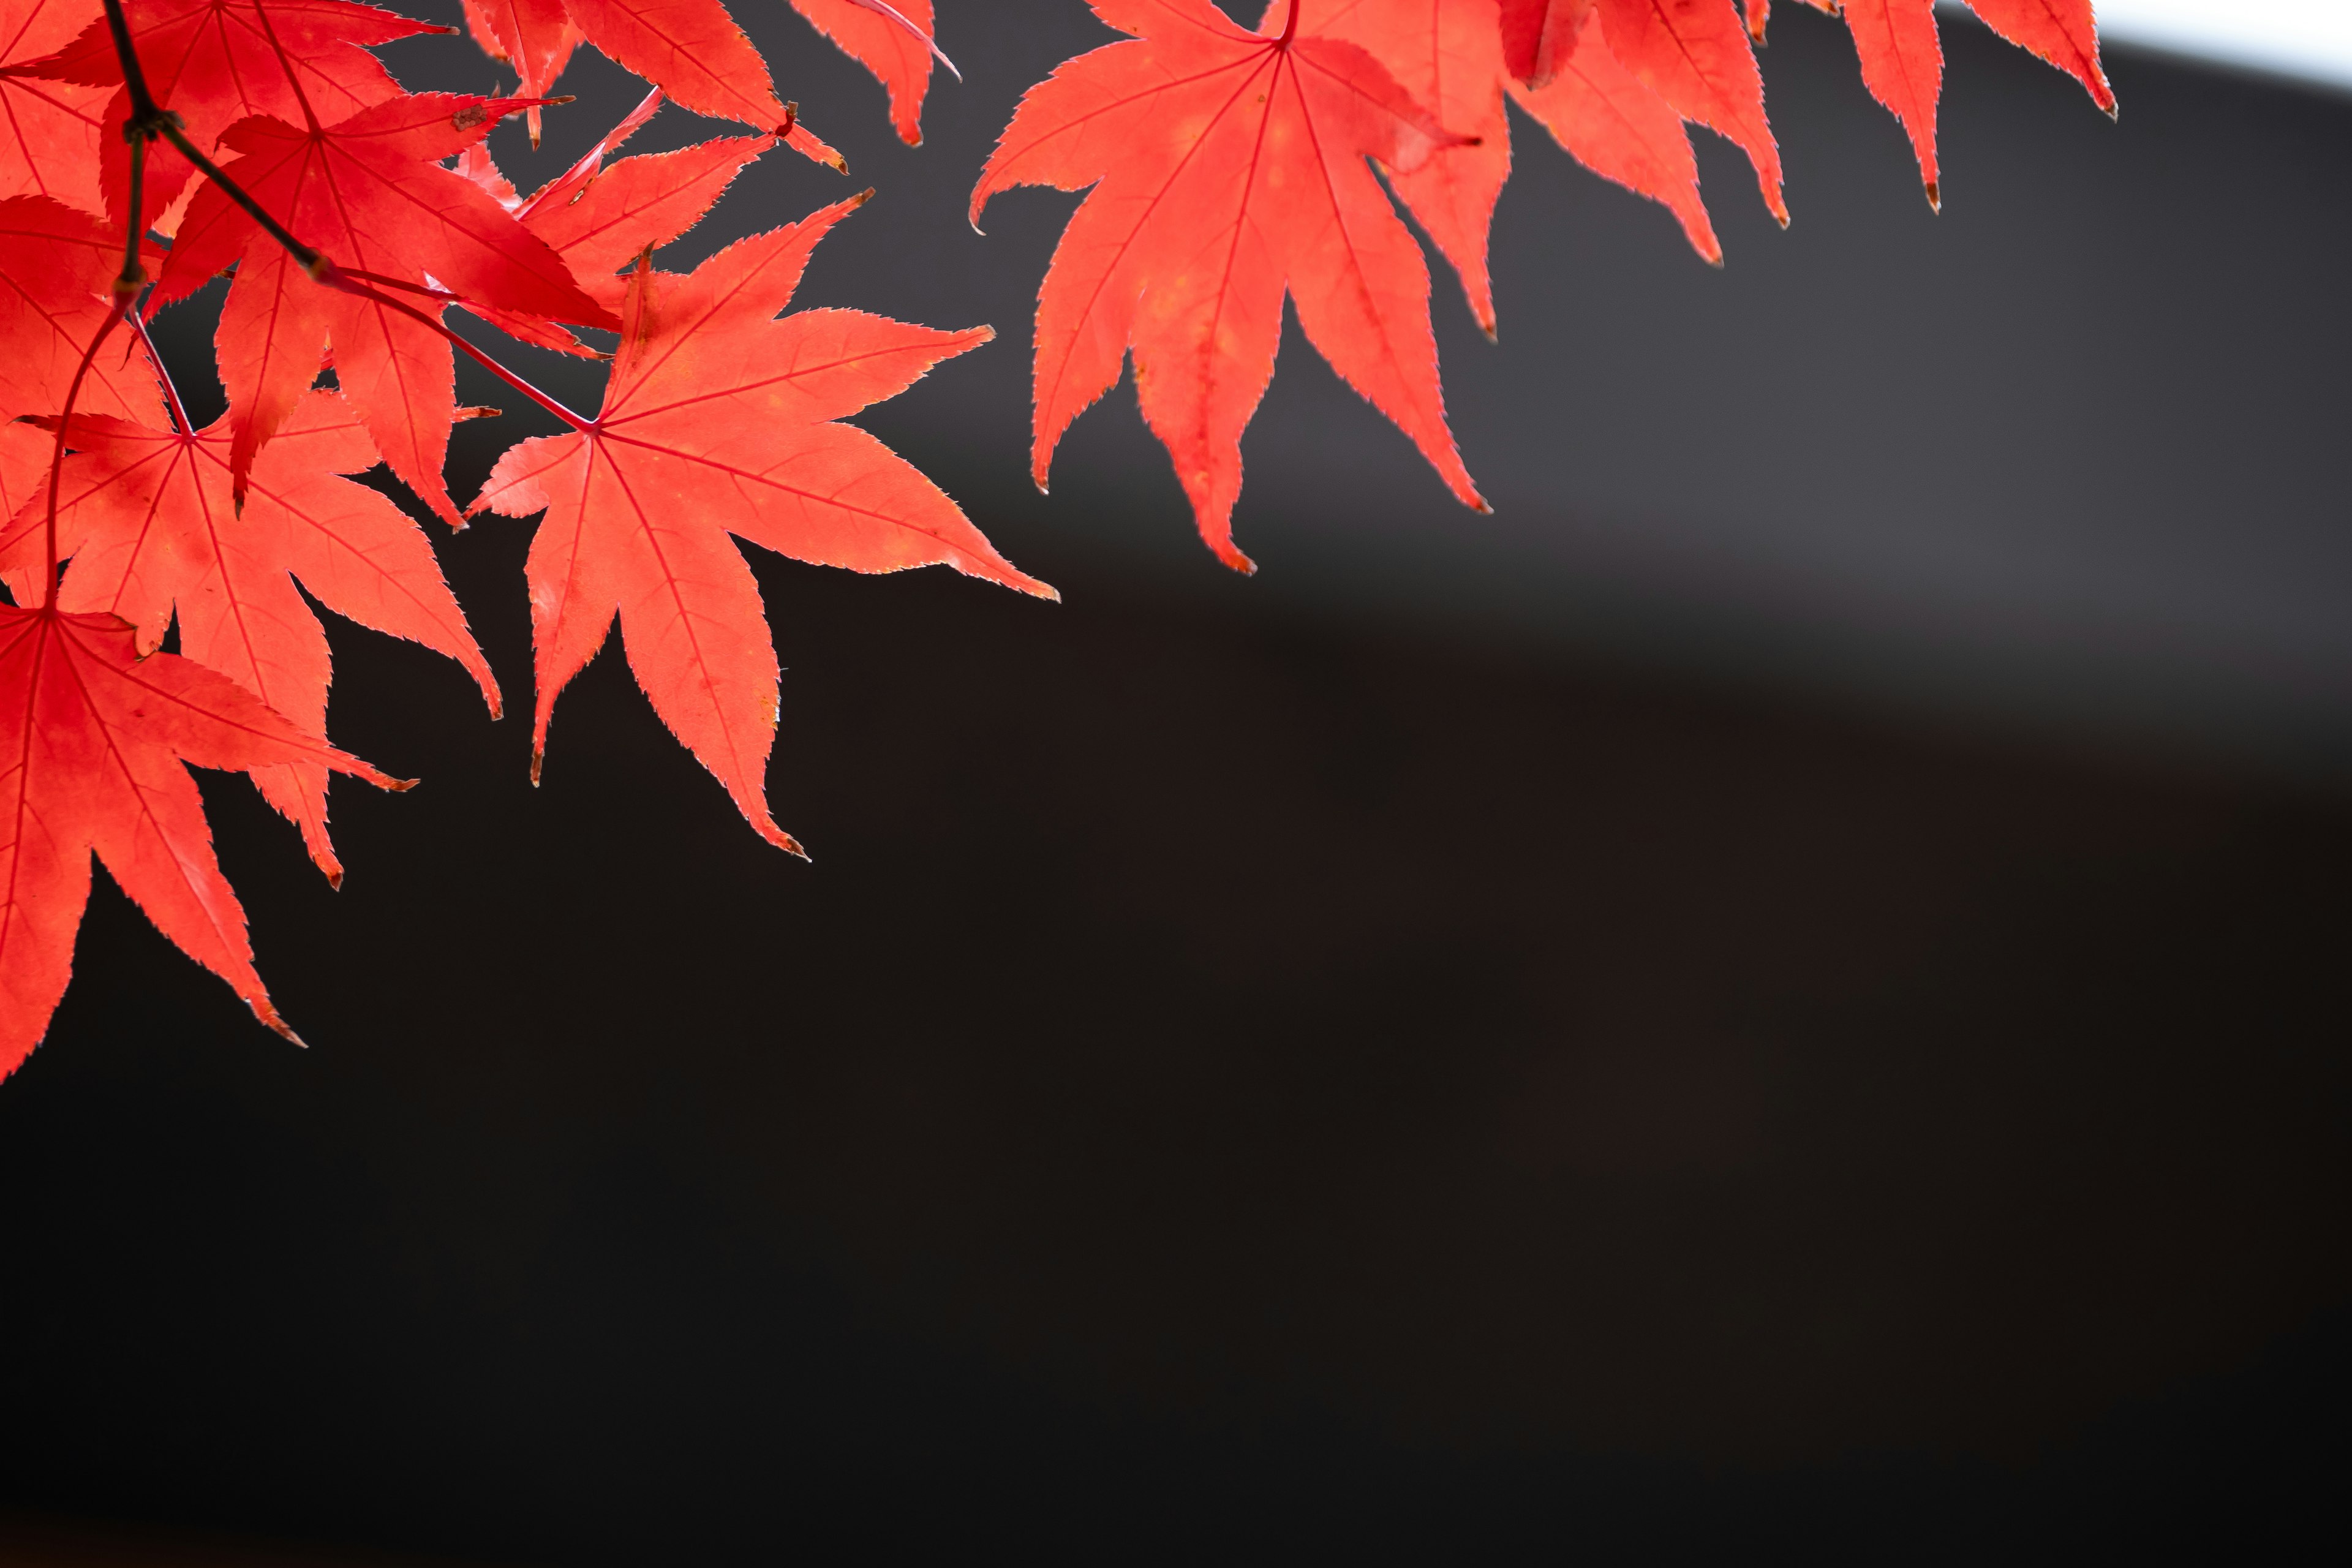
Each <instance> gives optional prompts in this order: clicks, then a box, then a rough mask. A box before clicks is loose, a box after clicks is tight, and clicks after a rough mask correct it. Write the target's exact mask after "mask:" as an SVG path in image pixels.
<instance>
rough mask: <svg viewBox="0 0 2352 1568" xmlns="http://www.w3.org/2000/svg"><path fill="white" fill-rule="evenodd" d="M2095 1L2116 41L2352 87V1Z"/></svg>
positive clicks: (2102, 25)
mask: <svg viewBox="0 0 2352 1568" xmlns="http://www.w3.org/2000/svg"><path fill="white" fill-rule="evenodd" d="M1946 5H1948V6H1949V0H1946ZM2095 8H2096V12H2097V16H2098V18H2099V36H2100V37H2102V38H2105V39H2108V40H2111V41H2113V42H2115V43H2118V44H2138V45H2144V46H2146V47H2151V48H2159V49H2168V50H2171V51H2173V52H2175V53H2178V54H2182V55H2191V56H2197V57H2200V58H2205V59H2210V60H2213V61H2216V62H2219V63H2221V64H2226V65H2234V66H2244V67H2247V68H2252V69H2254V70H2264V71H2274V72H2276V73H2278V74H2279V75H2281V76H2292V77H2300V78H2303V79H2305V80H2309V81H2320V82H2326V83H2329V84H2331V85H2334V86H2337V87H2344V88H2352V0H2095Z"/></svg>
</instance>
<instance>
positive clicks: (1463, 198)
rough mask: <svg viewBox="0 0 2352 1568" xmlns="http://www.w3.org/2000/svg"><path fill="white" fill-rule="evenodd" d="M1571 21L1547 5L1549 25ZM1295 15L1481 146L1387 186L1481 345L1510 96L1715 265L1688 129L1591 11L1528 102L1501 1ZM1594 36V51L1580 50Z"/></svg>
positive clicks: (1392, 3)
mask: <svg viewBox="0 0 2352 1568" xmlns="http://www.w3.org/2000/svg"><path fill="white" fill-rule="evenodd" d="M1288 3H1289V0H1274V3H1273V4H1272V5H1270V6H1269V7H1268V8H1267V20H1268V21H1269V22H1271V23H1272V24H1274V25H1276V26H1278V25H1279V24H1280V22H1281V20H1282V7H1283V6H1285V5H1287V4H1288ZM1565 9H1566V8H1565V7H1564V6H1559V5H1555V6H1554V8H1553V10H1552V11H1551V12H1550V13H1549V19H1551V20H1553V21H1554V22H1557V21H1558V19H1559V16H1560V14H1561V13H1562V11H1564V10H1565ZM1498 15H1499V16H1501V18H1502V21H1503V24H1504V26H1503V28H1502V29H1500V30H1498V28H1497V26H1496V17H1497V16H1498ZM1299 16H1300V26H1301V28H1302V29H1303V30H1306V31H1309V32H1314V33H1318V34H1321V35H1323V36H1325V37H1338V38H1345V39H1347V40H1348V41H1349V42H1350V43H1356V44H1361V45H1362V46H1363V47H1364V48H1365V49H1366V51H1367V52H1369V53H1370V54H1371V55H1372V56H1373V57H1375V58H1378V59H1379V60H1380V61H1381V64H1383V65H1385V66H1387V67H1388V68H1389V72H1390V74H1391V75H1392V76H1393V77H1395V78H1396V79H1397V82H1398V84H1399V85H1400V86H1402V88H1404V89H1405V90H1406V91H1407V92H1408V93H1410V94H1412V97H1413V99H1414V100H1416V101H1417V102H1420V103H1422V104H1423V105H1424V106H1425V107H1427V108H1429V109H1430V110H1432V111H1433V112H1434V113H1435V114H1436V116H1437V119H1438V121H1440V123H1442V124H1444V126H1445V127H1446V129H1448V130H1449V131H1454V132H1460V133H1462V134H1465V135H1467V136H1470V137H1474V138H1475V142H1474V143H1473V144H1471V145H1468V146H1461V147H1454V148H1448V149H1446V150H1444V152H1442V153H1438V154H1436V155H1434V156H1433V157H1431V158H1430V159H1429V160H1428V161H1426V162H1425V163H1423V164H1422V166H1421V167H1420V168H1418V169H1415V170H1412V171H1411V172H1409V173H1404V174H1398V173H1395V172H1393V171H1392V172H1391V174H1390V176H1389V186H1390V188H1391V190H1393V191H1394V192H1395V193H1396V194H1397V195H1398V197H1399V198H1400V199H1401V200H1402V201H1403V203H1404V204H1405V205H1406V206H1407V207H1409V208H1411V209H1412V215H1413V216H1414V217H1416V218H1418V219H1419V220H1420V221H1421V226H1422V227H1423V229H1425V230H1426V231H1428V234H1429V237H1430V238H1431V239H1432V240H1433V241H1434V242H1435V244H1436V246H1437V248H1438V249H1439V250H1440V251H1441V252H1443V253H1444V256H1445V258H1446V259H1447V260H1449V261H1451V262H1452V263H1453V264H1454V271H1455V272H1456V274H1457V275H1459V276H1460V278H1461V279H1462V286H1463V290H1464V292H1465V294H1467V295H1468V297H1469V300H1470V309H1471V310H1472V312H1473V313H1474V314H1475V316H1476V317H1477V318H1478V324H1479V325H1480V326H1481V327H1483V328H1484V329H1486V333H1487V335H1488V336H1490V337H1491V336H1493V335H1494V332H1495V303H1494V289H1493V285H1492V283H1491V282H1490V281H1489V279H1488V277H1487V269H1486V235H1487V229H1488V227H1489V226H1490V225H1491V224H1492V222H1493V219H1494V212H1495V202H1496V197H1497V196H1499V195H1501V194H1502V189H1503V184H1504V183H1505V181H1507V179H1508V178H1509V177H1510V173H1511V143H1510V135H1511V131H1510V120H1509V117H1508V116H1507V114H1505V112H1504V110H1503V103H1504V94H1505V91H1506V89H1508V91H1509V93H1510V95H1511V96H1512V97H1514V98H1516V99H1517V100H1518V101H1519V103H1520V105H1521V106H1522V107H1523V108H1525V109H1526V110H1528V112H1529V113H1530V114H1532V115H1534V116H1535V117H1536V119H1537V120H1538V121H1541V122H1542V123H1543V125H1544V127H1545V128H1546V129H1547V130H1549V132H1551V133H1552V136H1553V139H1554V140H1556V141H1557V142H1559V143H1560V145H1561V146H1562V147H1564V148H1566V149H1567V150H1568V152H1569V153H1570V154H1572V155H1573V156H1574V157H1576V158H1577V159H1578V160H1579V161H1580V162H1581V163H1584V164H1585V165H1586V166H1587V167H1588V168H1590V169H1591V170H1592V171H1593V172H1594V173H1596V174H1601V175H1602V176H1604V177H1605V178H1608V179H1611V180H1614V181H1616V182H1617V183H1619V184H1623V185H1626V186H1629V187H1630V188H1632V189H1633V191H1635V192H1636V193H1638V194H1639V195H1645V196H1648V197H1650V198H1652V199H1653V200H1654V201H1658V202H1661V203H1664V205H1666V206H1667V207H1668V208H1670V209H1671V210H1672V211H1673V212H1674V213H1675V216H1677V217H1678V218H1680V219H1681V220H1682V224H1683V229H1684V232H1685V234H1687V235H1688V236H1689V237H1690V241H1691V244H1692V246H1693V247H1696V249H1697V251H1698V253H1699V254H1700V255H1701V256H1704V257H1705V258H1707V259H1708V260H1709V261H1717V262H1719V261H1720V260H1722V250H1721V247H1719V246H1718V245H1717V243H1716V238H1715V232H1714V229H1713V227H1712V226H1710V225H1709V224H1708V222H1707V216H1706V207H1705V206H1704V205H1702V204H1701V203H1700V200H1699V195H1698V168H1697V164H1696V162H1695V161H1694V160H1693V159H1692V157H1691V151H1690V138H1689V137H1688V136H1687V135H1685V133H1684V131H1683V122H1682V117H1681V116H1679V115H1677V114H1675V111H1674V110H1671V109H1669V108H1667V107H1666V105H1665V102H1664V100H1662V99H1660V98H1659V97H1658V96H1657V94H1655V93H1654V92H1652V91H1651V90H1650V89H1648V88H1646V87H1644V86H1643V85H1642V83H1641V82H1640V81H1638V80H1636V79H1634V77H1633V74H1632V73H1631V72H1629V71H1628V70H1626V69H1625V68H1624V67H1623V66H1622V64H1620V63H1619V62H1618V61H1617V59H1616V58H1615V57H1614V56H1612V55H1611V54H1610V53H1609V47H1608V44H1607V42H1606V41H1605V40H1604V39H1603V38H1602V37H1601V23H1600V20H1599V18H1598V17H1597V16H1595V15H1594V13H1593V10H1592V7H1591V5H1590V4H1585V5H1581V6H1580V8H1579V9H1578V12H1577V16H1576V22H1575V26H1576V31H1574V32H1573V33H1570V35H1569V36H1568V37H1565V38H1551V39H1549V40H1548V41H1547V44H1546V50H1547V54H1546V58H1545V62H1544V70H1543V72H1542V75H1543V76H1544V78H1545V85H1544V86H1543V87H1541V88H1539V89H1532V90H1531V89H1528V88H1526V87H1525V86H1524V85H1523V84H1522V83H1521V82H1520V81H1519V80H1518V79H1517V74H1516V72H1515V71H1514V70H1513V68H1511V66H1510V64H1509V60H1508V55H1509V47H1508V45H1509V34H1508V30H1507V29H1508V25H1509V22H1510V18H1511V12H1510V10H1509V8H1508V6H1505V7H1503V8H1502V9H1501V10H1500V12H1499V13H1498V11H1497V8H1496V0H1301V5H1300V9H1299ZM1260 30H1261V31H1263V30H1264V24H1262V25H1261V29H1260ZM1588 36H1589V37H1590V44H1589V47H1588V46H1587V45H1586V44H1585V43H1583V42H1581V41H1580V40H1582V39H1584V38H1586V37H1588Z"/></svg>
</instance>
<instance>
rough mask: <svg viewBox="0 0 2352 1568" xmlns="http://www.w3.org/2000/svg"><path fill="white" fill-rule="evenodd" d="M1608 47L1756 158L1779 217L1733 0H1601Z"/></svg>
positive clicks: (1752, 62)
mask: <svg viewBox="0 0 2352 1568" xmlns="http://www.w3.org/2000/svg"><path fill="white" fill-rule="evenodd" d="M1600 12H1601V21H1602V23H1603V25H1604V26H1603V31H1604V32H1605V33H1606V34H1607V35H1608V38H1609V47H1610V50H1611V52H1612V53H1613V54H1615V55H1616V57H1617V58H1619V59H1620V60H1622V61H1623V62H1624V63H1625V65H1626V66H1627V68H1630V69H1631V70H1632V71H1633V74H1634V75H1635V76H1637V77H1640V78H1641V79H1642V80H1643V82H1644V83H1646V84H1647V85H1648V86H1649V88H1650V89H1651V90H1652V91H1654V92H1655V93H1656V94H1657V95H1658V96H1659V97H1660V98H1663V99H1664V100H1666V103H1667V105H1668V107H1670V108H1672V109H1673V110H1674V111H1675V113H1677V114H1679V115H1681V116H1682V117H1683V118H1684V119H1685V120H1696V121H1698V122H1699V123H1700V124H1701V125H1705V126H1706V127H1708V128H1709V129H1711V130H1714V131H1717V132H1721V133H1722V134H1723V135H1725V136H1727V137H1728V138H1730V139H1731V141H1732V142H1735V143H1736V144H1737V145H1738V147H1739V148H1740V150H1741V151H1743V152H1745V153H1747V154H1748V162H1749V163H1753V164H1755V165H1756V184H1757V186H1758V188H1759V189H1760V190H1761V191H1762V192H1763V193H1764V205H1765V206H1766V208H1767V209H1769V211H1770V212H1771V214H1772V216H1774V217H1776V218H1779V219H1780V222H1781V223H1782V224H1784V225H1785V224H1786V223H1787V222H1788V221H1789V209H1788V206H1787V205H1786V204H1785V203H1784V202H1783V201H1782V200H1781V198H1780V148H1779V146H1778V145H1776V144H1775V143H1774V142H1773V140H1772V127H1771V126H1770V125H1769V123H1767V122H1766V121H1765V118H1764V79H1763V78H1762V77H1761V76H1760V75H1759V74H1758V72H1757V69H1756V55H1755V51H1754V48H1753V47H1752V46H1751V45H1750V43H1749V42H1748V31H1747V28H1746V27H1745V26H1742V25H1741V23H1740V20H1739V13H1738V10H1737V9H1735V8H1734V6H1733V5H1732V0H1600Z"/></svg>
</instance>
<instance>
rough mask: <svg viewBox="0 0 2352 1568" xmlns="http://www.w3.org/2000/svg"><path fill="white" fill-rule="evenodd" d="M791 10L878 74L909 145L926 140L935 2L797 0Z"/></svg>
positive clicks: (934, 46)
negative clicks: (926, 98)
mask: <svg viewBox="0 0 2352 1568" xmlns="http://www.w3.org/2000/svg"><path fill="white" fill-rule="evenodd" d="M793 10H795V11H798V12H799V13H800V14H801V15H802V16H805V17H807V18H808V20H809V24H810V26H814V27H815V28H816V30H817V31H818V32H820V33H823V34H824V36H825V37H828V38H831V39H832V40H833V41H834V42H835V44H836V45H838V46H839V47H840V48H841V51H842V52H843V53H844V54H845V55H847V56H849V58H852V59H854V60H856V62H857V63H858V64H860V65H862V66H864V67H865V68H866V69H867V70H870V71H872V72H873V73H874V77H875V79H876V80H877V81H879V82H880V83H881V84H882V86H883V88H884V89H885V90H887V92H888V93H889V95H890V123H891V124H892V125H894V126H896V127H897V128H898V139H899V140H900V141H902V142H906V143H907V144H908V146H910V147H912V146H916V145H919V144H920V142H922V140H923V94H924V93H925V92H926V91H927V90H929V87H930V85H931V60H932V58H933V57H934V56H937V57H938V58H940V59H942V60H944V59H946V58H947V57H946V56H944V55H940V52H939V46H938V45H937V44H935V43H933V42H932V41H931V0H899V3H898V4H895V5H894V4H890V3H889V0H793Z"/></svg>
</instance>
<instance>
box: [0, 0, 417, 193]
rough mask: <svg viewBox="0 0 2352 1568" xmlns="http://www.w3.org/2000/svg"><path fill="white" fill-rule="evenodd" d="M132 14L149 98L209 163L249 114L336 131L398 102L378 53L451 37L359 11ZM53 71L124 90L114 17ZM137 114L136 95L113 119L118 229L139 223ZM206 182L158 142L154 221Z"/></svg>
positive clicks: (50, 69)
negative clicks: (316, 123)
mask: <svg viewBox="0 0 2352 1568" xmlns="http://www.w3.org/2000/svg"><path fill="white" fill-rule="evenodd" d="M123 11H124V16H125V19H126V20H127V21H128V22H129V23H130V26H131V43H132V46H133V47H135V48H136V49H137V50H138V53H139V66H140V72H141V74H142V76H144V77H145V78H146V80H147V90H148V91H149V92H150V93H151V94H152V96H153V98H154V100H155V102H156V105H157V107H159V108H162V109H166V110H171V111H172V112H173V113H175V114H177V115H178V116H179V117H180V120H181V125H182V128H183V129H184V130H185V131H186V132H187V133H188V139H189V140H190V141H191V142H194V143H195V144H196V146H197V147H198V148H199V149H200V150H202V151H205V152H206V153H209V152H211V151H212V149H213V148H214V147H215V145H216V144H217V143H218V142H219V140H220V135H221V132H224V131H226V130H227V129H228V128H229V127H230V126H231V125H234V124H235V123H236V122H237V121H240V120H243V119H245V118H247V116H248V115H255V114H267V115H270V116H272V117H274V118H276V119H279V120H302V119H305V118H306V117H309V116H313V115H315V116H318V117H320V118H321V119H324V120H327V121H338V120H341V119H344V118H345V117H347V116H349V115H351V114H353V113H355V112H357V111H358V110H362V109H364V108H367V107H368V106H369V105H371V104H377V103H383V102H384V101H386V100H390V99H393V98H396V97H398V96H399V95H400V84H399V83H397V82H395V81H394V80H393V79H392V76H391V73H389V72H388V71H386V70H385V69H384V68H383V63H382V62H381V61H379V60H378V59H377V58H375V57H374V56H373V55H371V54H369V53H368V52H367V47H368V46H370V45H373V44H388V43H391V42H392V41H393V40H394V39H396V38H406V37H415V35H417V34H419V33H443V32H447V31H448V30H449V29H448V28H446V27H441V26H435V25H434V24H432V23H430V22H417V21H412V20H410V19H409V18H408V17H406V16H394V14H393V13H392V12H390V11H380V10H377V9H376V8H375V7H374V6H372V5H351V4H348V3H347V0H123ZM43 69H44V70H45V71H46V72H47V74H48V75H49V76H50V77H52V78H53V79H57V80H59V81H70V82H87V83H90V84H93V85H97V86H103V87H110V88H114V89H121V86H122V63H121V60H119V59H117V58H115V53H114V37H113V34H112V33H111V31H110V29H109V28H108V26H107V24H106V19H105V18H104V17H103V16H100V17H97V18H96V19H94V20H93V21H91V22H90V23H89V26H87V27H86V28H84V29H83V30H82V32H81V34H80V35H79V37H76V38H75V39H74V41H73V42H72V43H70V44H68V46H67V47H64V48H63V49H60V50H59V51H58V53H57V55H56V56H54V57H53V58H51V59H49V60H48V61H47V62H45V64H44V66H43ZM130 115H131V99H130V95H129V93H128V92H127V91H126V90H117V91H116V92H114V93H113V94H112V95H111V100H110V104H109V107H108V109H107V110H106V115H105V122H106V126H107V134H106V136H105V137H104V138H103V139H102V141H101V143H100V184H101V185H102V186H103V187H104V189H105V193H106V202H107V211H108V213H109V214H110V216H113V218H114V219H115V221H116V222H117V223H118V224H119V223H121V221H122V220H123V219H124V218H126V217H127V216H129V214H128V212H127V211H126V209H125V207H124V203H125V202H126V201H127V200H128V199H129V194H130V189H131V151H130V143H129V142H127V141H126V140H125V139H124V138H123V136H122V135H121V130H120V128H121V126H122V124H123V123H124V122H125V121H128V120H129V118H130ZM194 172H195V171H194V168H192V167H191V166H190V165H189V163H188V161H187V160H186V159H184V158H183V157H182V156H181V155H180V153H179V152H178V150H177V149H176V148H174V147H173V145H172V144H171V143H170V142H165V141H163V140H161V139H158V140H157V141H155V142H151V143H150V144H149V146H148V149H147V164H146V171H145V174H144V175H143V199H142V204H141V205H142V206H143V207H144V208H145V209H146V210H145V212H144V213H142V215H141V216H142V218H143V219H146V220H149V221H153V220H154V218H155V217H156V215H159V214H161V213H163V211H164V209H165V208H167V207H169V206H170V205H172V203H173V198H174V197H176V196H177V195H179V194H180V193H181V191H182V190H183V189H184V187H185V185H186V184H187V183H188V179H189V176H190V175H192V174H194ZM165 226H167V227H168V226H170V225H169V224H168V222H167V223H166V224H165Z"/></svg>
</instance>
